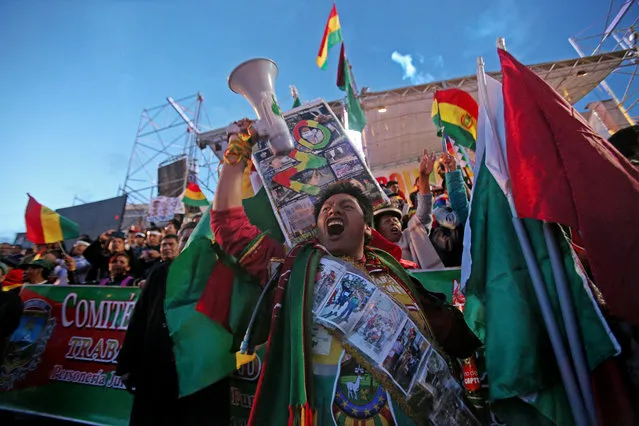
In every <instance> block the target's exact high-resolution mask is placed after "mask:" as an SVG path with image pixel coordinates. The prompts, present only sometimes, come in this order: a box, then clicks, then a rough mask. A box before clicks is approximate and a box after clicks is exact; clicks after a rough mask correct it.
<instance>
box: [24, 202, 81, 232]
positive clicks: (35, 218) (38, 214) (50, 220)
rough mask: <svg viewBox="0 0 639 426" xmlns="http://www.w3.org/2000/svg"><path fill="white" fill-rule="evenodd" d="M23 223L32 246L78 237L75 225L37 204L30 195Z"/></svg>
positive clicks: (78, 230) (77, 229)
mask: <svg viewBox="0 0 639 426" xmlns="http://www.w3.org/2000/svg"><path fill="white" fill-rule="evenodd" d="M27 195H29V194H27ZM24 221H25V223H26V225H27V240H29V241H31V242H32V243H34V244H50V243H57V242H59V241H64V240H68V239H71V238H77V237H79V236H80V227H79V226H78V224H77V223H75V222H72V221H70V220H69V219H67V218H66V217H64V216H60V215H59V214H57V213H56V212H54V211H53V210H51V209H50V208H48V207H45V206H43V205H42V204H40V203H38V202H37V201H36V200H35V198H33V197H32V196H31V195H29V202H28V203H27V210H26V212H25V213H24Z"/></svg>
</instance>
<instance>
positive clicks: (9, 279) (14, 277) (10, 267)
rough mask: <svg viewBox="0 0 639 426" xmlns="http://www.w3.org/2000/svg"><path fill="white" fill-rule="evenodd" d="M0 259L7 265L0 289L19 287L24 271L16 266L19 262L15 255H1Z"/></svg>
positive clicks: (7, 289)
mask: <svg viewBox="0 0 639 426" xmlns="http://www.w3.org/2000/svg"><path fill="white" fill-rule="evenodd" d="M0 261H1V262H2V263H3V264H4V265H5V266H6V267H7V273H6V274H5V276H4V280H3V281H2V283H1V285H2V290H3V291H9V290H13V289H14V288H18V289H19V288H20V287H21V286H22V283H24V271H23V270H22V269H20V268H18V265H19V263H20V262H19V261H18V260H17V259H16V258H15V257H3V258H2V259H0ZM18 291H19V290H18Z"/></svg>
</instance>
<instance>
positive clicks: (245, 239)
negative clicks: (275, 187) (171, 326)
mask: <svg viewBox="0 0 639 426" xmlns="http://www.w3.org/2000/svg"><path fill="white" fill-rule="evenodd" d="M236 125H238V126H239V127H240V129H241V131H240V134H239V135H238V134H230V135H229V141H230V142H229V146H230V147H231V146H233V145H235V147H234V148H235V151H234V153H235V158H234V160H235V161H229V159H227V161H226V162H225V164H224V165H223V167H222V172H221V176H220V180H219V183H218V187H217V190H216V193H215V198H214V201H213V207H212V210H211V229H212V231H213V234H214V236H215V241H216V242H217V243H218V244H219V245H220V246H221V248H222V249H223V250H224V251H225V252H226V253H227V254H228V255H230V256H233V257H235V258H236V259H238V261H239V262H238V263H239V267H240V268H241V269H242V270H243V271H245V273H248V274H249V275H251V276H252V277H254V280H255V281H256V282H258V283H260V284H261V285H266V284H267V283H268V282H269V275H270V274H269V272H268V271H269V268H268V267H269V264H270V261H271V259H272V258H284V261H283V266H282V267H281V268H282V269H281V270H280V271H279V274H277V275H276V276H279V281H278V284H277V288H276V289H275V294H274V295H273V296H272V297H273V299H272V300H273V302H272V319H271V325H270V331H269V333H268V341H267V343H266V345H267V346H266V348H267V349H266V355H265V359H264V361H263V364H262V372H261V374H260V377H259V381H258V388H257V392H256V395H255V399H254V401H253V405H252V409H251V415H250V420H249V424H250V425H273V424H289V425H306V426H308V425H312V424H329V422H331V421H333V420H332V419H334V418H336V417H337V418H340V419H342V420H345V419H347V418H352V419H355V418H356V417H353V416H354V415H355V414H354V413H355V411H353V410H359V408H357V406H351V405H349V404H353V403H354V402H353V401H350V402H349V401H346V400H342V399H341V398H343V397H345V396H342V395H341V394H339V391H336V390H335V389H334V383H335V380H336V379H338V378H339V377H340V368H339V367H340V360H341V359H342V357H344V356H348V357H355V358H356V359H357V360H358V361H359V360H361V362H360V364H361V365H360V366H359V367H357V368H356V370H357V374H358V375H364V376H366V377H371V379H370V380H373V378H375V380H376V383H383V385H380V388H379V389H380V390H379V391H378V392H382V393H381V394H380V395H385V396H384V397H383V398H382V399H381V400H379V401H378V403H377V404H376V405H375V409H374V410H373V411H374V412H371V411H370V410H369V416H371V418H372V417H374V416H376V418H377V420H375V421H383V422H385V424H390V425H396V424H397V425H418V424H426V423H427V422H428V418H429V416H431V415H433V414H434V413H433V411H432V410H430V411H429V410H424V409H423V407H421V406H420V405H419V404H420V402H419V401H424V398H426V397H425V395H424V394H423V392H426V391H425V390H423V389H422V388H421V387H420V386H415V388H414V390H413V391H412V392H410V393H408V394H407V393H406V391H402V390H401V389H400V388H399V385H397V383H396V382H393V381H392V380H388V379H387V378H386V376H384V372H383V371H381V370H380V367H379V366H378V365H376V364H373V363H370V362H366V361H365V359H366V357H365V356H363V355H362V351H363V350H364V349H362V348H359V347H357V346H356V345H347V346H345V345H344V344H343V343H342V342H343V341H344V340H343V339H344V336H343V335H340V334H339V332H337V331H336V330H330V331H329V330H328V329H326V331H325V332H328V333H329V335H330V336H331V338H330V340H329V341H330V350H329V353H330V354H333V355H332V356H326V355H320V354H318V353H313V351H312V350H311V347H310V340H311V327H312V326H313V325H316V326H319V327H320V328H321V327H322V326H321V325H319V324H318V323H316V322H315V321H313V320H312V316H311V311H310V309H311V306H306V303H305V302H304V301H305V300H309V299H308V298H310V300H312V298H313V288H314V285H315V282H314V281H315V280H314V278H311V277H316V276H317V268H318V265H319V263H320V262H321V261H322V259H323V258H326V259H335V260H336V261H340V262H344V263H346V264H349V265H351V266H352V267H353V268H355V269H356V270H359V271H361V273H362V277H367V278H365V279H369V280H374V282H378V283H380V284H378V285H377V286H376V287H375V289H376V290H375V291H379V292H380V294H385V295H388V297H389V298H390V299H391V300H393V301H394V302H393V303H396V304H397V306H398V307H401V308H400V309H402V310H403V309H406V310H407V312H408V313H409V318H410V320H411V322H414V323H415V326H416V328H417V329H418V330H419V333H420V335H423V336H424V337H425V339H427V340H428V341H429V342H431V345H432V348H437V349H433V351H435V352H434V353H436V355H432V356H435V357H442V358H441V359H447V360H449V361H450V360H452V359H454V358H466V357H468V356H470V355H471V354H472V353H473V352H474V351H475V349H476V348H477V347H478V344H479V342H478V340H477V338H476V337H475V336H474V335H473V334H472V333H471V332H470V331H469V330H468V328H467V326H466V324H465V322H464V321H463V320H462V316H461V313H460V312H459V311H457V310H456V309H455V308H453V307H452V306H450V305H448V304H446V303H445V302H444V301H443V300H442V299H441V298H440V297H439V296H438V295H437V294H434V293H430V292H428V291H426V290H425V289H424V288H423V287H421V285H420V284H417V283H415V282H414V281H413V280H412V279H411V277H410V276H409V275H408V274H407V273H406V271H405V270H404V269H403V268H402V266H401V265H400V264H399V263H398V262H397V260H396V259H395V258H393V257H392V256H391V255H389V254H387V253H385V252H383V251H381V250H376V249H374V248H371V247H369V246H368V245H367V242H368V241H369V239H370V236H371V231H372V230H371V226H372V215H373V211H372V206H371V203H370V201H369V199H368V198H367V197H366V196H365V195H364V193H363V192H362V191H361V190H360V189H359V188H358V187H357V186H355V185H352V184H349V183H345V182H337V183H335V184H333V185H331V186H329V187H328V188H327V190H326V191H325V192H323V193H322V194H321V195H320V196H319V198H318V201H317V202H316V204H315V211H314V214H315V219H316V221H317V229H318V237H317V240H315V241H310V242H307V243H303V244H300V245H298V246H296V247H294V248H293V249H292V250H291V251H290V252H289V253H288V254H287V253H286V252H285V251H284V248H283V246H282V245H281V244H280V243H278V242H277V241H275V240H273V239H272V238H270V237H269V236H268V235H265V234H262V233H260V231H259V230H258V229H257V228H256V227H255V226H253V225H251V224H250V223H249V220H248V219H247V216H246V213H245V211H244V209H243V207H242V198H241V185H242V177H243V175H244V168H245V167H246V164H247V160H248V159H249V157H250V155H251V146H252V143H253V142H254V140H255V139H256V138H255V136H256V135H255V134H254V132H253V131H252V128H251V126H250V122H249V121H248V120H246V121H243V122H240V123H236ZM239 141H243V143H239ZM247 141H248V142H250V143H248V144H247V143H246V142H247ZM381 283H384V284H381ZM207 285H209V286H213V287H215V286H216V285H217V283H216V280H215V279H214V277H213V276H212V277H211V279H210V280H209V283H208V284H207ZM371 285H373V284H371ZM233 291H236V290H233ZM237 291H241V290H240V289H237ZM362 295H364V296H363V297H365V295H366V293H362ZM215 296H216V297H217V298H222V299H224V298H225V297H226V296H225V295H224V294H221V292H217V293H216V294H215ZM213 302H214V301H213ZM205 308H206V307H205ZM233 309H234V308H232V310H233ZM359 309H362V308H359ZM204 311H206V309H204ZM209 314H210V315H214V313H209ZM218 320H219V318H218ZM227 324H228V323H227ZM262 325H263V324H262ZM398 331H399V330H398ZM229 350H230V348H229ZM345 359H349V358H345ZM448 365H452V364H448ZM448 365H446V363H444V365H443V366H442V368H444V373H442V374H445V375H448V377H451V378H452V377H454V373H453V376H451V375H450V374H451V373H450V370H449V367H448ZM342 380H344V379H342ZM371 383H372V382H371ZM447 383H449V385H452V384H453V383H455V380H454V379H453V380H452V382H447ZM438 386H442V387H445V386H446V385H444V384H439V385H438ZM351 388H352V386H351ZM440 390H441V392H438V393H437V395H443V394H445V390H444V389H443V388H442V389H440ZM336 392H337V393H336ZM391 399H392V403H391V402H390V400H391ZM339 401H342V402H339ZM435 403H436V404H438V403H439V402H437V401H435ZM452 403H453V407H455V408H453V409H452V411H453V412H451V413H450V416H457V415H460V413H469V411H468V406H467V404H466V402H465V401H464V400H463V399H459V400H455V402H452ZM455 404H457V405H455ZM340 407H341V408H340ZM349 409H350V411H349ZM371 413H372V414H371ZM468 416H469V417H468V418H467V419H468V420H467V421H466V422H465V423H461V424H477V423H476V420H474V417H473V416H472V415H471V414H468ZM395 419H396V420H395ZM451 419H452V417H451ZM395 422H397V423H395Z"/></svg>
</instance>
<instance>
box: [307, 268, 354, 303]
mask: <svg viewBox="0 0 639 426" xmlns="http://www.w3.org/2000/svg"><path fill="white" fill-rule="evenodd" d="M345 271H346V268H344V266H342V265H340V264H339V263H338V262H335V261H332V260H330V259H329V258H327V257H323V258H322V260H320V264H319V267H318V268H317V276H316V277H315V288H314V290H313V312H317V309H318V308H319V307H320V306H321V305H322V303H324V300H326V297H327V296H328V293H329V292H330V291H331V289H332V288H333V287H335V284H336V283H337V281H339V280H340V279H341V278H342V274H344V272H345Z"/></svg>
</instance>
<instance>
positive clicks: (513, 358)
mask: <svg viewBox="0 0 639 426" xmlns="http://www.w3.org/2000/svg"><path fill="white" fill-rule="evenodd" d="M477 74H478V75H477V79H478V82H479V117H478V132H477V157H476V173H475V184H474V186H473V192H472V197H471V207H470V214H469V219H468V221H467V223H466V230H465V236H464V256H463V260H462V284H463V285H464V286H465V296H466V309H465V313H464V315H465V318H466V321H467V323H468V325H469V326H470V328H471V329H472V330H473V331H474V332H475V334H476V335H477V336H478V337H479V338H480V339H481V340H482V341H483V342H484V344H485V349H486V370H487V374H488V380H489V383H490V398H491V400H492V401H493V410H494V411H495V412H496V413H497V414H498V415H499V416H500V418H501V419H502V420H504V421H506V422H507V423H508V424H517V425H544V424H556V425H566V426H568V425H572V424H573V420H572V415H571V411H570V407H569V406H568V402H567V399H566V396H565V393H564V390H563V386H562V383H561V379H560V374H559V371H558V367H557V363H556V360H555V358H554V355H553V350H552V346H551V343H550V339H549V337H548V334H547V332H546V329H545V326H544V321H543V318H542V315H541V311H540V309H539V305H538V302H537V299H536V296H535V292H534V290H533V284H532V280H531V278H530V274H529V271H528V268H527V265H526V261H525V258H524V254H523V252H522V250H521V248H520V245H519V242H518V239H517V235H516V232H515V229H514V226H513V225H512V209H511V205H512V195H511V177H510V174H509V170H508V166H507V164H506V160H505V155H504V149H505V144H504V132H505V130H504V115H503V108H504V106H503V102H504V100H503V96H502V93H501V84H500V83H499V82H497V81H496V80H494V79H492V78H491V77H488V76H485V74H484V72H483V66H480V67H479V68H478V73H477ZM484 81H485V82H486V83H485V85H484V84H483V83H482V82H484ZM523 224H524V227H525V228H526V231H527V233H528V236H529V238H530V242H531V244H532V248H533V251H534V254H535V258H536V261H537V264H538V265H539V266H540V270H541V273H542V276H543V279H544V282H545V284H546V287H547V291H548V294H549V296H550V299H551V301H552V305H553V306H552V308H553V311H554V313H555V317H556V318H557V319H558V321H561V312H560V308H559V304H558V300H557V290H556V288H555V285H554V280H553V273H552V269H551V265H550V260H549V254H548V249H547V247H546V243H545V240H544V235H543V228H542V223H541V222H540V221H537V220H530V219H528V220H523ZM554 231H555V233H556V236H557V239H558V241H559V245H560V249H561V251H562V254H563V264H564V267H565V269H566V273H567V281H568V285H569V291H570V292H571V294H572V298H573V301H574V303H575V310H576V312H577V313H578V326H579V329H580V331H581V335H582V337H583V340H584V345H585V349H586V356H587V361H588V364H589V367H590V369H591V370H592V369H594V368H595V367H597V366H598V365H600V364H601V363H602V362H603V361H605V360H606V359H608V358H609V357H611V356H613V355H615V354H616V353H617V352H618V350H619V348H618V344H617V342H616V340H615V339H614V337H612V334H611V332H610V330H609V329H608V327H607V325H606V324H605V322H604V321H603V318H602V316H601V313H600V311H599V309H598V307H597V306H596V304H595V302H594V300H593V297H592V294H591V293H590V289H589V287H588V285H587V282H586V280H585V277H584V276H583V274H582V273H581V272H580V270H579V269H578V266H577V264H576V263H575V256H574V253H573V252H572V250H571V247H570V245H569V243H568V241H567V240H566V238H565V236H564V234H563V233H562V232H561V230H560V229H559V228H558V227H556V228H555V230H554Z"/></svg>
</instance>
